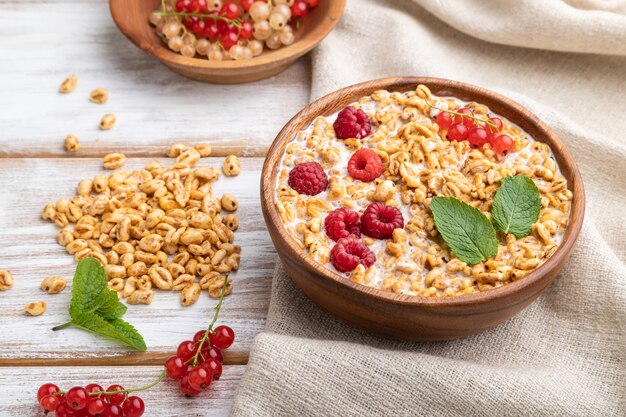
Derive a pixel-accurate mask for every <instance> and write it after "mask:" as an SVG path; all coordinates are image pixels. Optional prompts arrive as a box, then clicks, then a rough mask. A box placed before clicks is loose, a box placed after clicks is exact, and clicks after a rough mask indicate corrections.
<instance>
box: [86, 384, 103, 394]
mask: <svg viewBox="0 0 626 417" xmlns="http://www.w3.org/2000/svg"><path fill="white" fill-rule="evenodd" d="M85 390H86V391H87V393H88V394H91V393H92V392H101V391H104V390H103V389H102V387H101V386H100V385H98V384H89V385H87V386H85Z"/></svg>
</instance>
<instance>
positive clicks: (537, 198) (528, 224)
mask: <svg viewBox="0 0 626 417" xmlns="http://www.w3.org/2000/svg"><path fill="white" fill-rule="evenodd" d="M540 210H541V195H540V194H539V189H538V188H537V186H536V185H535V183H534V181H533V180H531V179H530V178H528V177H527V176H525V175H522V174H520V175H516V176H514V177H506V178H504V179H503V180H502V184H501V185H500V189H499V190H498V192H496V196H495V197H494V199H493V206H492V208H491V214H492V216H491V217H492V219H493V224H494V225H495V226H496V228H497V229H498V230H500V231H501V232H503V233H512V234H514V235H515V237H517V238H520V237H524V236H528V235H529V234H530V231H531V229H532V225H533V224H534V223H535V222H537V220H538V219H539V211H540Z"/></svg>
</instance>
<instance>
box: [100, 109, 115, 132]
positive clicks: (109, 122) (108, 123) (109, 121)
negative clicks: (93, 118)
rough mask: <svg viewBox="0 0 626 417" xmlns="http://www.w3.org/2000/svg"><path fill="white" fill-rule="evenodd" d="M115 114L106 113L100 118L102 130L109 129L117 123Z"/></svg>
mask: <svg viewBox="0 0 626 417" xmlns="http://www.w3.org/2000/svg"><path fill="white" fill-rule="evenodd" d="M115 120H116V119H115V115H114V114H110V113H108V114H105V115H104V116H102V119H100V125H99V126H100V130H109V129H111V128H112V127H113V126H114V125H115Z"/></svg>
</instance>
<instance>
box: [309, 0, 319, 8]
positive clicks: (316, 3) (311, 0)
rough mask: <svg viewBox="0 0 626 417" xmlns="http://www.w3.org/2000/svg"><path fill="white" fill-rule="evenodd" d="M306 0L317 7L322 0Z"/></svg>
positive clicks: (311, 5)
mask: <svg viewBox="0 0 626 417" xmlns="http://www.w3.org/2000/svg"><path fill="white" fill-rule="evenodd" d="M306 2H307V4H308V5H309V7H317V5H318V4H319V3H320V0H306Z"/></svg>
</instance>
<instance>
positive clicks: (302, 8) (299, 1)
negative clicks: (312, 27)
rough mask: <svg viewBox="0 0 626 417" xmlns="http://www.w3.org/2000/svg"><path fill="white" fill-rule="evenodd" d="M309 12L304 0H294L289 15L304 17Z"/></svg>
mask: <svg viewBox="0 0 626 417" xmlns="http://www.w3.org/2000/svg"><path fill="white" fill-rule="evenodd" d="M307 13H309V7H308V6H307V5H306V1H304V0H296V1H295V2H294V3H293V6H291V16H293V17H294V18H298V17H304V16H306V15H307Z"/></svg>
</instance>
